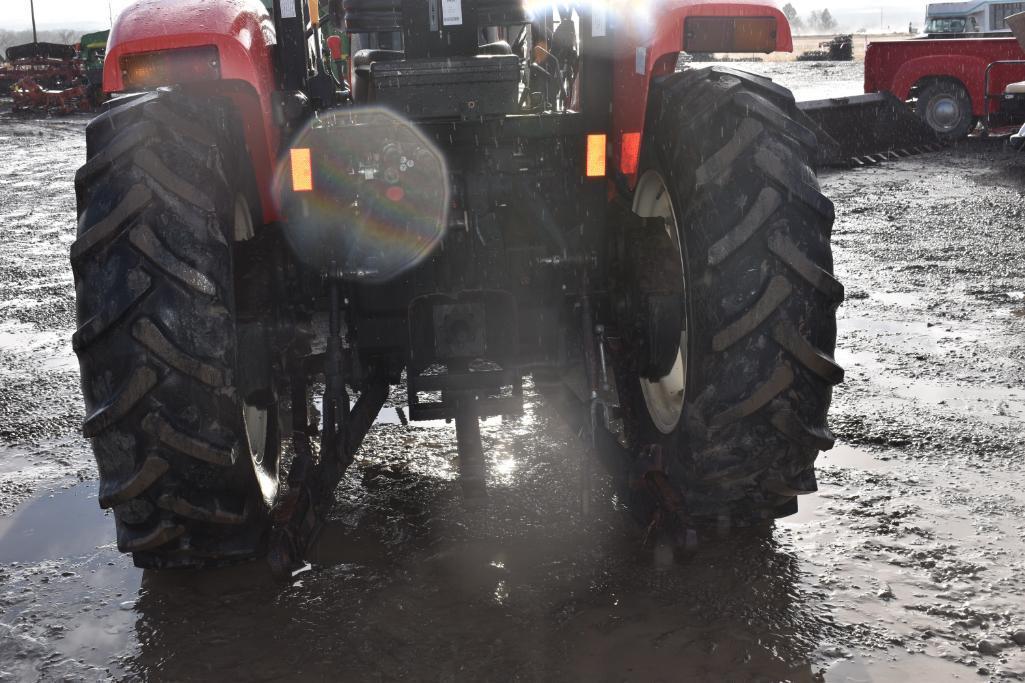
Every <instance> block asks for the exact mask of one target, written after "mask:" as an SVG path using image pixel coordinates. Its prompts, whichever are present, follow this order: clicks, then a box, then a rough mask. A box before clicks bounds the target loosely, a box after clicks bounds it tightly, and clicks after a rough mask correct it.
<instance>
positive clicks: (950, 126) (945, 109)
mask: <svg viewBox="0 0 1025 683" xmlns="http://www.w3.org/2000/svg"><path fill="white" fill-rule="evenodd" d="M925 117H926V120H927V121H928V123H929V126H930V127H931V128H932V129H933V130H937V131H940V132H943V133H946V132H949V131H952V130H954V129H955V128H957V126H958V124H959V123H960V122H961V105H960V104H959V103H958V101H957V98H956V97H954V96H953V95H940V96H938V97H934V98H932V99H931V100H929V104H928V106H927V107H926V113H925Z"/></svg>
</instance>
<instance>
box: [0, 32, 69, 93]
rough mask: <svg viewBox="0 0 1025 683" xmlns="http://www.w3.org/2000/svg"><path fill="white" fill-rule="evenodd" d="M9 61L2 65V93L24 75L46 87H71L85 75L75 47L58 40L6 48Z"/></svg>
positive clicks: (0, 84) (0, 87) (0, 69)
mask: <svg viewBox="0 0 1025 683" xmlns="http://www.w3.org/2000/svg"><path fill="white" fill-rule="evenodd" d="M5 54H6V56H7V64H5V65H3V66H0V93H8V92H10V90H11V88H12V87H14V84H15V83H17V82H18V81H20V80H21V79H23V78H31V79H32V80H34V81H35V82H36V83H38V84H39V85H40V86H41V87H44V88H68V87H71V86H73V85H77V84H78V82H79V80H80V79H81V78H82V76H83V74H82V69H81V65H80V64H79V63H78V62H77V60H76V59H75V48H74V47H72V46H71V45H60V44H57V43H26V44H24V45H14V46H12V47H9V48H7V51H6V53H5Z"/></svg>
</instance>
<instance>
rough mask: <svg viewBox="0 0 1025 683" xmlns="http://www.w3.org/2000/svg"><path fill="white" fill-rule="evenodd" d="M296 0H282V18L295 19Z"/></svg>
mask: <svg viewBox="0 0 1025 683" xmlns="http://www.w3.org/2000/svg"><path fill="white" fill-rule="evenodd" d="M295 2H296V0H281V18H282V19H295Z"/></svg>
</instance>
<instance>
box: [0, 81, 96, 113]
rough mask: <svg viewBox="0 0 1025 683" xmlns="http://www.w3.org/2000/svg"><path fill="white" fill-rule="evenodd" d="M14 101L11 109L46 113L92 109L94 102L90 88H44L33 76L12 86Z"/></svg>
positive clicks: (79, 86) (77, 86)
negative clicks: (90, 95) (90, 94)
mask: <svg viewBox="0 0 1025 683" xmlns="http://www.w3.org/2000/svg"><path fill="white" fill-rule="evenodd" d="M11 95H12V97H13V98H14V103H13V104H12V105H11V111H14V112H20V111H35V112H41V113H46V114H71V113H73V112H76V111H90V110H91V109H92V108H93V107H92V102H91V101H90V98H89V88H88V86H85V85H75V86H72V87H70V88H63V89H61V90H54V89H52V88H44V87H43V86H41V85H39V83H37V82H36V81H35V79H33V78H28V77H26V78H22V79H21V80H20V81H18V82H17V83H15V84H14V87H12V88H11Z"/></svg>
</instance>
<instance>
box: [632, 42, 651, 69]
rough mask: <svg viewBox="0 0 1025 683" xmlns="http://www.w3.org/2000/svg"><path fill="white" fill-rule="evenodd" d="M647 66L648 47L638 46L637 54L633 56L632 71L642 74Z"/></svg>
mask: <svg viewBox="0 0 1025 683" xmlns="http://www.w3.org/2000/svg"><path fill="white" fill-rule="evenodd" d="M647 66H648V48H646V47H639V48H637V54H636V56H635V57H634V71H636V72H637V73H639V74H643V73H644V72H645V71H647Z"/></svg>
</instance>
